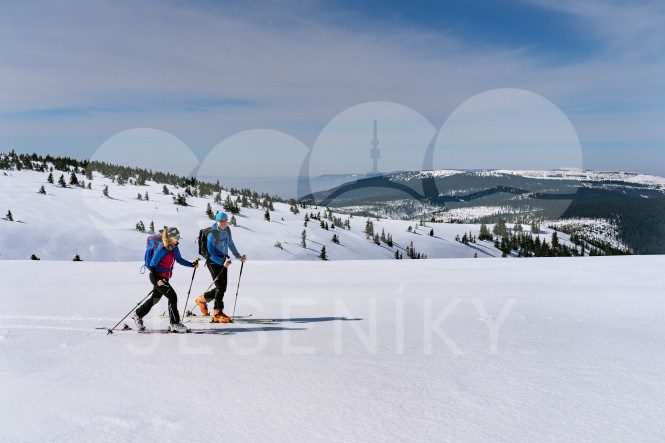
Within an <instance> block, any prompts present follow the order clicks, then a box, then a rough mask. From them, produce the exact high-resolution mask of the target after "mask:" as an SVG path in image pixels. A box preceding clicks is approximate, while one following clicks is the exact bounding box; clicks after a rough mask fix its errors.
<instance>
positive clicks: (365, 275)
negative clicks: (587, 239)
mask: <svg viewBox="0 0 665 443" xmlns="http://www.w3.org/2000/svg"><path fill="white" fill-rule="evenodd" d="M63 192H64V191H63ZM663 266H665V258H664V257H662V256H627V257H585V258H567V259H537V258H533V259H529V260H458V259H449V260H418V261H415V260H399V261H398V260H393V261H388V260H365V261H348V260H347V261H336V262H321V261H297V262H296V261H251V260H248V262H247V263H246V265H245V268H244V271H243V277H242V282H241V285H240V294H239V300H238V308H237V310H238V313H243V314H244V313H254V317H255V318H265V319H270V318H275V319H276V322H275V323H274V324H271V325H256V324H234V325H229V326H225V327H224V329H228V330H231V331H233V333H232V334H231V335H227V336H219V335H194V334H186V335H178V334H167V335H159V334H151V335H148V334H135V333H133V332H118V333H116V334H114V335H110V336H109V335H106V333H105V331H103V330H97V329H95V328H96V327H102V326H107V327H108V326H112V325H113V324H114V323H115V322H116V321H117V320H119V319H120V318H121V317H122V315H124V314H125V313H127V311H129V310H130V308H131V307H132V306H134V305H135V304H136V302H138V301H139V300H140V299H141V297H143V296H144V295H145V294H146V293H147V291H148V290H149V289H150V288H149V284H148V282H147V277H146V276H142V275H140V274H138V273H137V268H138V267H139V263H137V262H129V263H110V262H106V263H94V262H83V263H74V262H70V261H68V262H55V261H39V262H37V261H10V260H3V261H0V276H2V277H1V278H0V306H1V308H0V313H1V314H0V391H1V392H2V395H1V396H0V416H1V417H2V420H1V421H0V440H2V441H118V440H121V439H122V440H126V439H128V440H132V441H183V440H187V441H198V440H208V441H289V442H293V441H296V442H300V441H303V442H305V441H307V442H309V441H511V442H514V441H545V440H554V441H657V440H661V441H662V440H664V439H665V431H664V430H663V426H662V423H663V422H664V421H665V412H664V409H663V407H662V405H663V403H664V402H665V381H664V380H665V379H664V378H663V368H664V367H665V356H664V354H663V352H662V350H663V347H664V345H665V323H664V322H663V317H664V316H665V299H664V298H663V297H662V288H663V285H664V284H665V276H664V275H663V273H662V269H663ZM230 275H231V278H230V282H229V288H233V289H229V291H228V292H227V305H228V304H230V305H231V306H232V301H233V296H234V295H235V290H234V289H235V287H236V283H237V280H236V279H237V275H238V264H234V265H232V268H231V274H230ZM190 279H191V270H190V269H189V268H184V267H177V268H176V272H175V276H174V278H173V280H172V282H173V284H174V287H175V288H176V290H177V291H178V293H179V294H180V309H181V310H182V308H183V305H184V299H185V296H186V290H187V287H188V285H189V281H190ZM209 282H210V278H209V276H207V275H205V273H204V272H201V273H197V274H196V278H195V281H194V289H193V290H192V296H195V295H197V294H199V293H201V291H203V290H204V289H205V288H206V287H207V285H208V283H209ZM190 304H191V299H190ZM165 309H166V302H165V301H161V302H160V303H159V304H158V305H157V306H156V307H155V308H154V309H153V312H152V313H151V316H150V318H147V323H148V325H149V326H150V327H163V326H165V325H166V319H163V318H159V317H158V316H157V315H158V314H159V313H161V312H162V311H163V310H165ZM190 325H192V326H193V327H194V328H206V327H210V326H211V325H210V324H208V323H190Z"/></svg>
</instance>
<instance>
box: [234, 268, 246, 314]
mask: <svg viewBox="0 0 665 443" xmlns="http://www.w3.org/2000/svg"><path fill="white" fill-rule="evenodd" d="M243 266H245V262H244V261H243V262H240V275H239V276H238V287H237V288H236V300H235V301H234V302H233V314H232V315H231V318H233V317H235V315H236V303H238V290H240V279H241V278H242V267H243Z"/></svg>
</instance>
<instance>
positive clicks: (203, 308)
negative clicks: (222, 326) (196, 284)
mask: <svg viewBox="0 0 665 443" xmlns="http://www.w3.org/2000/svg"><path fill="white" fill-rule="evenodd" d="M195 301H196V304H197V305H199V309H200V310H201V313H202V314H203V315H210V312H208V303H206V299H205V295H203V294H201V296H200V297H199V298H197V299H196V300H195Z"/></svg>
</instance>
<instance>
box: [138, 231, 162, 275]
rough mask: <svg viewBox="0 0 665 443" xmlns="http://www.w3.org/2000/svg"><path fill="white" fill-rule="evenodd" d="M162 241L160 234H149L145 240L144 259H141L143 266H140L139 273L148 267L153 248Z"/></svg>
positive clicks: (153, 252)
mask: <svg viewBox="0 0 665 443" xmlns="http://www.w3.org/2000/svg"><path fill="white" fill-rule="evenodd" d="M161 242H162V235H161V234H157V235H151V236H150V237H148V239H147V240H146V242H145V259H144V260H143V262H144V263H143V266H142V267H141V274H143V273H144V272H145V269H144V268H150V262H151V261H152V256H153V255H155V250H156V249H157V247H158V246H159V245H160V244H161Z"/></svg>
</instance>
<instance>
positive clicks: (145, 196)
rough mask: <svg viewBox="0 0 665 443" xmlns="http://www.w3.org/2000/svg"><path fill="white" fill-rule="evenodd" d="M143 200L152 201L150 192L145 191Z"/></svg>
mask: <svg viewBox="0 0 665 443" xmlns="http://www.w3.org/2000/svg"><path fill="white" fill-rule="evenodd" d="M143 199H144V200H145V201H148V200H150V197H149V196H148V191H145V195H144V196H143Z"/></svg>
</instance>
